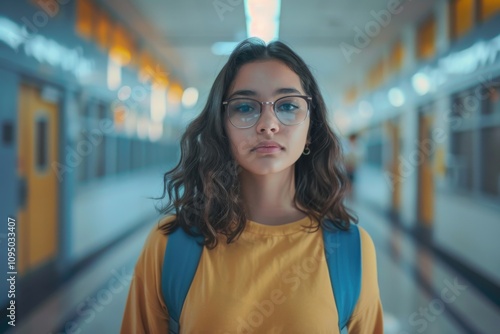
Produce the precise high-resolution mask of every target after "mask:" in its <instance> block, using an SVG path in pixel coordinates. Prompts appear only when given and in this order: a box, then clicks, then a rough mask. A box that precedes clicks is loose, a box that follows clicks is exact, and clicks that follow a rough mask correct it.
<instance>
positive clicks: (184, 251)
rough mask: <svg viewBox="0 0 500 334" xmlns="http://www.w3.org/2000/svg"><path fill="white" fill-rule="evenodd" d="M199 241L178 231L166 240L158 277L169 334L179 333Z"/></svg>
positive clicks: (193, 272) (192, 276)
mask: <svg viewBox="0 0 500 334" xmlns="http://www.w3.org/2000/svg"><path fill="white" fill-rule="evenodd" d="M202 241H203V239H202V238H198V237H193V236H191V235H189V234H187V233H186V232H185V231H184V230H183V229H182V228H180V227H179V228H177V229H176V230H175V231H174V232H173V233H172V234H170V235H169V236H168V240H167V247H166V248H165V257H164V259H163V267H162V273H161V289H162V293H163V300H164V301H165V304H166V306H167V309H168V314H169V316H170V319H169V323H168V332H169V334H177V333H179V331H180V324H179V320H180V316H181V312H182V306H183V305H184V300H185V299H186V296H187V293H188V291H189V287H190V286H191V282H192V281H193V278H194V275H195V273H196V269H197V268H198V262H200V257H201V253H202V251H203V243H202Z"/></svg>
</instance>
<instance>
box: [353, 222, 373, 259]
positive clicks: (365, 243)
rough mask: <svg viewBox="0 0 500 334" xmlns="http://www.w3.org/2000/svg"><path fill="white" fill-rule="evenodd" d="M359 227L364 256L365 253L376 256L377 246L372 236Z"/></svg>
mask: <svg viewBox="0 0 500 334" xmlns="http://www.w3.org/2000/svg"><path fill="white" fill-rule="evenodd" d="M357 226H358V230H359V237H360V239H361V248H362V254H363V256H366V255H367V254H366V255H365V252H366V253H368V254H375V245H374V244H373V240H372V237H371V236H370V234H369V233H368V232H367V231H366V230H365V229H364V228H363V227H362V226H359V225H357Z"/></svg>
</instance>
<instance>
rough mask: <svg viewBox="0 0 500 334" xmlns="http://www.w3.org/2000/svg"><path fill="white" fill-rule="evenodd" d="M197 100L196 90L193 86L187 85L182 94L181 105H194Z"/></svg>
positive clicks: (186, 106) (189, 106)
mask: <svg viewBox="0 0 500 334" xmlns="http://www.w3.org/2000/svg"><path fill="white" fill-rule="evenodd" d="M196 102H198V90H197V89H196V88H194V87H189V88H187V89H186V90H184V93H183V94H182V105H183V106H184V108H191V107H194V106H195V104H196Z"/></svg>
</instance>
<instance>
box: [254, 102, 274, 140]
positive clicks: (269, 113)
mask: <svg viewBox="0 0 500 334" xmlns="http://www.w3.org/2000/svg"><path fill="white" fill-rule="evenodd" d="M279 126H280V121H279V120H278V119H277V118H276V114H275V113H274V109H273V106H272V105H270V104H264V105H263V106H262V112H261V115H260V118H259V121H258V122H257V124H256V129H257V131H258V132H259V133H263V132H271V133H276V132H278V131H279Z"/></svg>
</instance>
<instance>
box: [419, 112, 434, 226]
mask: <svg viewBox="0 0 500 334" xmlns="http://www.w3.org/2000/svg"><path fill="white" fill-rule="evenodd" d="M432 124H433V114H432V113H431V112H425V113H424V112H420V113H419V135H418V137H419V138H418V152H419V160H418V163H419V165H418V220H419V221H420V222H421V223H422V224H423V226H422V227H423V228H424V229H427V230H428V229H430V228H431V227H432V221H433V219H434V175H433V165H432V161H433V155H434V154H433V152H434V149H435V147H434V142H433V138H432Z"/></svg>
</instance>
